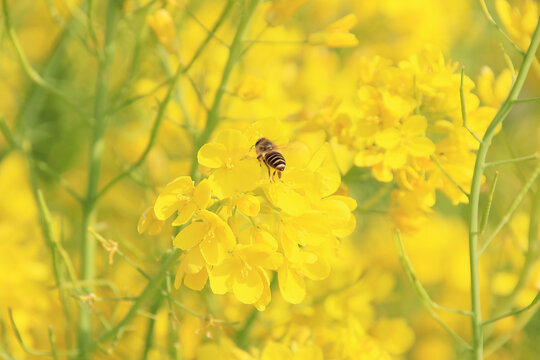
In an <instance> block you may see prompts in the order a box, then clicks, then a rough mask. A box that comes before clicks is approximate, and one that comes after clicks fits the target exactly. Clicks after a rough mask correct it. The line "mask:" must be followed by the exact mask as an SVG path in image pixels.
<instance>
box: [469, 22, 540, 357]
mask: <svg viewBox="0 0 540 360" xmlns="http://www.w3.org/2000/svg"><path fill="white" fill-rule="evenodd" d="M539 42H540V23H539V24H538V25H537V27H536V30H535V31H534V34H533V36H532V39H531V44H530V46H529V49H528V50H527V53H526V54H525V57H524V58H523V62H522V64H521V68H520V70H519V73H518V75H517V77H516V81H515V82H514V84H513V86H512V88H511V89H510V93H509V94H508V97H507V98H506V100H505V101H504V103H503V104H502V106H501V108H500V109H499V111H498V112H497V114H496V115H495V117H494V118H493V120H492V121H491V123H490V124H489V127H488V129H487V130H486V133H485V134H484V137H483V139H482V142H481V143H480V147H479V149H478V153H477V155H476V162H475V166H474V173H473V179H472V184H471V191H470V196H469V199H470V206H469V266H470V275H471V307H472V309H471V310H472V313H473V316H472V317H471V326H472V334H473V359H475V360H482V359H483V356H484V355H483V347H484V337H483V331H482V314H481V302H480V282H479V273H478V260H479V259H478V236H479V230H480V228H479V225H480V224H479V223H480V221H479V220H480V219H479V208H480V188H481V184H482V177H483V175H484V170H485V164H486V156H487V152H488V150H489V147H490V146H491V141H492V140H493V137H494V136H495V132H496V129H497V127H498V126H499V125H500V124H501V123H502V122H503V120H504V119H505V118H506V116H507V115H508V113H509V112H510V110H511V108H512V105H513V101H514V100H516V99H517V98H518V96H519V93H520V92H521V89H522V88H523V84H524V83H525V79H526V78H527V74H528V73H529V69H530V67H531V64H532V62H533V60H534V56H535V53H536V49H537V48H538V44H539Z"/></svg>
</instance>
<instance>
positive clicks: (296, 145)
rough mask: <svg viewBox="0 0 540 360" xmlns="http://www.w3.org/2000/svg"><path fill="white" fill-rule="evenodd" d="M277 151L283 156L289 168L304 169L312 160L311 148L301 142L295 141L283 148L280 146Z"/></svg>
mask: <svg viewBox="0 0 540 360" xmlns="http://www.w3.org/2000/svg"><path fill="white" fill-rule="evenodd" d="M277 151H279V152H280V153H281V154H282V155H283V157H284V158H285V162H286V163H287V166H293V167H296V166H298V167H303V166H305V164H307V162H308V161H309V158H310V151H309V148H308V147H307V146H306V145H305V144H304V143H302V142H300V141H293V142H290V143H288V144H285V145H283V146H278V149H277Z"/></svg>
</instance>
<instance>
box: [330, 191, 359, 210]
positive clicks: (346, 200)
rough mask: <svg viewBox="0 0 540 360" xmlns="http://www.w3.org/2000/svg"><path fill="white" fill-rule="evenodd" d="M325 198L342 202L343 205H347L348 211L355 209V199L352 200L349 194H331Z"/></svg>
mask: <svg viewBox="0 0 540 360" xmlns="http://www.w3.org/2000/svg"><path fill="white" fill-rule="evenodd" d="M327 199H332V200H338V201H341V202H343V203H344V204H345V205H347V207H348V208H349V210H350V211H353V210H354V209H356V206H357V204H356V200H354V199H353V198H352V197H350V196H343V195H332V196H330V197H328V198H327Z"/></svg>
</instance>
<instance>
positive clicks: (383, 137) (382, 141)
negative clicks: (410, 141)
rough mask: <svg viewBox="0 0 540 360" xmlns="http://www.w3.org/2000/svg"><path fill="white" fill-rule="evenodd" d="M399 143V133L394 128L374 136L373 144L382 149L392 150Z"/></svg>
mask: <svg viewBox="0 0 540 360" xmlns="http://www.w3.org/2000/svg"><path fill="white" fill-rule="evenodd" d="M400 141H401V133H400V132H399V131H398V130H397V129H394V128H388V129H384V130H382V131H379V132H378V133H377V134H376V135H375V143H376V144H377V145H378V146H380V147H382V148H383V149H392V148H394V147H396V146H397V145H398V144H399V142H400Z"/></svg>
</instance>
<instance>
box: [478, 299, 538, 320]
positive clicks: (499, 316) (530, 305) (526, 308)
mask: <svg viewBox="0 0 540 360" xmlns="http://www.w3.org/2000/svg"><path fill="white" fill-rule="evenodd" d="M538 301H540V291H539V292H538V293H537V294H536V296H535V297H534V299H533V300H532V301H531V303H530V304H529V305H527V306H525V307H524V308H521V309H518V310H514V311H509V312H507V313H504V314H501V315H498V316H495V317H492V318H491V319H488V320H484V321H483V322H482V325H487V324H490V323H492V322H495V321H499V320H501V319H504V318H506V317H509V316H515V315H519V314H521V313H522V312H525V311H527V310H529V309H530V308H532V307H533V306H534V305H536V303H538Z"/></svg>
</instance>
